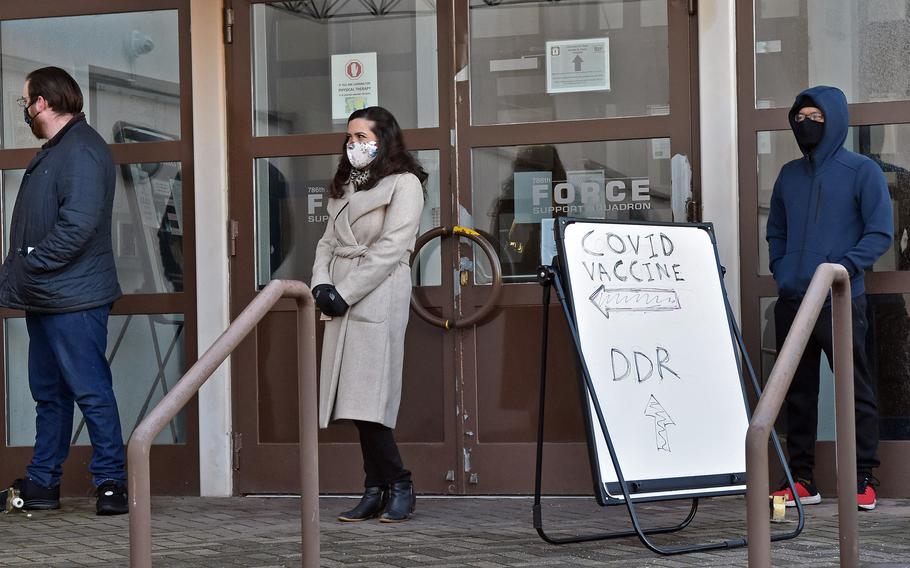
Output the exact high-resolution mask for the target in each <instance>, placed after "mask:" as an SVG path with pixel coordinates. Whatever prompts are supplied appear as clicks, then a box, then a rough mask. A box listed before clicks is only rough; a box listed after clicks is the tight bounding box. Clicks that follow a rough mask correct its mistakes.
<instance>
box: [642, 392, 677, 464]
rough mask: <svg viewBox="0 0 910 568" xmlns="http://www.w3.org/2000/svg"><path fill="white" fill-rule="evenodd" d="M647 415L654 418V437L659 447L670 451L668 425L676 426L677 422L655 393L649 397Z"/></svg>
mask: <svg viewBox="0 0 910 568" xmlns="http://www.w3.org/2000/svg"><path fill="white" fill-rule="evenodd" d="M645 416H648V417H650V418H653V419H654V438H655V439H656V440H657V449H658V450H663V451H665V452H669V451H670V435H669V433H668V432H667V427H668V426H676V422H673V419H672V418H670V414H669V413H668V412H667V411H666V410H664V407H663V406H661V404H660V403H659V402H657V399H656V398H654V395H653V394H652V395H651V398H650V399H648V406H647V407H646V408H645Z"/></svg>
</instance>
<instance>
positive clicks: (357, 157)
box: [347, 140, 379, 170]
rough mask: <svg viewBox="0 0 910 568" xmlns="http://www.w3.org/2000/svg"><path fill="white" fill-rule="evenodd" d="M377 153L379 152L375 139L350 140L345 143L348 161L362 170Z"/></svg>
mask: <svg viewBox="0 0 910 568" xmlns="http://www.w3.org/2000/svg"><path fill="white" fill-rule="evenodd" d="M377 153H379V146H378V145H377V144H376V141H375V140H368V141H366V142H354V141H350V142H348V144H347V154H348V161H349V162H351V165H352V166H354V167H355V168H357V169H358V170H362V169H364V168H366V167H367V166H369V165H370V163H371V162H372V161H373V160H374V159H375V158H376V154H377Z"/></svg>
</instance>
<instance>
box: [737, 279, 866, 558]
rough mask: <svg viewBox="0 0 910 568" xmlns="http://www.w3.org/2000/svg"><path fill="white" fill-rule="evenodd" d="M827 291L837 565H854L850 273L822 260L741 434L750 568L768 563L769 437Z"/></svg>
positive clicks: (853, 434)
mask: <svg viewBox="0 0 910 568" xmlns="http://www.w3.org/2000/svg"><path fill="white" fill-rule="evenodd" d="M829 290H830V291H831V296H832V300H831V313H832V335H833V339H834V364H833V365H832V367H833V368H834V393H835V411H834V418H835V428H836V435H837V443H836V449H837V510H838V529H839V531H840V565H841V567H842V568H854V567H856V566H858V565H859V547H858V544H857V513H856V417H855V416H854V403H853V311H852V298H851V296H850V276H849V274H848V273H847V269H846V268H844V267H843V266H841V265H840V264H830V263H826V264H822V265H820V266H819V267H818V268H817V269H816V271H815V275H814V276H813V277H812V281H811V282H810V283H809V289H808V290H807V291H806V295H805V297H804V298H803V301H802V303H801V304H800V306H799V310H798V311H797V313H796V318H795V319H794V321H793V325H792V326H791V327H790V332H789V333H788V334H787V338H786V340H785V341H784V345H783V347H782V348H781V350H780V354H779V355H778V356H777V362H775V364H774V368H773V369H772V370H771V376H770V377H768V382H767V384H766V385H765V389H764V391H763V392H762V395H761V397H760V398H759V399H758V405H757V406H756V408H755V412H754V413H753V414H752V420H751V421H750V422H749V430H748V432H747V433H746V473H747V476H748V484H747V487H746V510H747V523H748V525H747V526H748V542H749V568H766V567H770V566H771V525H770V519H769V515H768V438H769V437H770V435H771V429H772V428H773V427H774V421H775V420H776V419H777V414H778V413H779V412H780V407H781V404H783V401H784V397H785V396H786V394H787V390H789V388H790V383H791V382H792V381H793V374H794V373H795V372H796V368H797V366H798V365H799V362H800V359H802V356H803V351H804V350H805V348H806V344H807V343H808V341H809V336H810V335H811V334H812V330H813V328H814V327H815V322H816V321H817V320H818V315H819V313H820V312H821V309H822V306H823V305H824V303H825V300H826V299H827V298H828V291H829Z"/></svg>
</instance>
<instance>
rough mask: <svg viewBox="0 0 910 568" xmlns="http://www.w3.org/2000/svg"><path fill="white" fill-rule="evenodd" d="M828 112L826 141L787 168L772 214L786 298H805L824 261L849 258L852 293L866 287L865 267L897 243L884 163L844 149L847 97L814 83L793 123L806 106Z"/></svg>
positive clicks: (775, 267) (775, 264) (773, 253)
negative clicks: (814, 276)
mask: <svg viewBox="0 0 910 568" xmlns="http://www.w3.org/2000/svg"><path fill="white" fill-rule="evenodd" d="M807 106H814V107H817V108H819V109H821V111H822V112H823V113H824V115H825V123H824V124H825V127H824V128H825V129H824V135H823V137H822V140H821V142H820V143H819V145H818V146H817V147H816V148H815V149H814V150H812V151H811V152H808V151H807V149H806V148H804V147H800V150H802V152H803V157H802V158H800V159H798V160H793V161H791V162H788V163H787V164H785V165H784V167H783V168H781V171H780V175H779V176H778V178H777V182H776V183H775V184H774V192H773V193H772V195H771V211H770V213H769V214H768V237H767V238H768V245H769V249H770V265H771V273H772V274H774V280H775V281H776V282H777V287H778V291H779V293H780V296H781V297H782V298H788V299H799V298H802V297H803V296H804V295H805V293H806V289H807V288H808V287H809V281H810V280H811V279H812V275H813V274H814V273H815V269H816V268H817V267H818V265H819V264H822V263H824V262H833V263H839V264H842V265H843V266H845V267H846V268H847V272H849V273H850V286H851V289H852V293H853V296H858V295H859V294H862V293H863V292H864V291H865V281H864V279H863V272H864V271H865V270H867V269H869V268H871V267H872V265H873V264H874V263H875V261H876V259H878V257H880V256H881V255H882V254H883V253H884V252H885V251H887V250H888V248H889V247H890V246H891V241H892V239H893V236H894V221H893V218H892V213H891V198H890V196H889V194H888V185H887V183H886V182H885V176H884V174H882V170H881V168H880V167H879V166H878V165H877V164H876V163H875V162H873V161H872V160H871V159H869V158H867V157H865V156H862V155H860V154H856V153H854V152H851V151H849V150H847V149H846V148H844V147H843V146H844V142H845V141H846V139H847V128H848V124H849V119H848V116H847V98H846V97H845V96H844V93H843V92H841V91H840V89H837V88H835V87H825V86H819V87H812V88H811V89H807V90H805V91H803V92H802V93H800V94H799V95H798V96H797V97H796V102H795V103H794V104H793V107H792V108H791V109H790V115H789V116H790V127H791V128H795V126H796V122H795V121H794V117H795V116H796V114H797V113H798V112H799V110H800V109H802V108H804V107H807Z"/></svg>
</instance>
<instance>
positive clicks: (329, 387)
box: [311, 107, 427, 522]
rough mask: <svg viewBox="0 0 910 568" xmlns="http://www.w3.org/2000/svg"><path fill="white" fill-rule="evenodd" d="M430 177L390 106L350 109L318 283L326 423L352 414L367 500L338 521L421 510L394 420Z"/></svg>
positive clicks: (319, 249) (402, 516) (399, 516)
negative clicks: (413, 255)
mask: <svg viewBox="0 0 910 568" xmlns="http://www.w3.org/2000/svg"><path fill="white" fill-rule="evenodd" d="M426 179H427V174H426V172H424V170H423V168H422V167H421V166H420V164H418V163H417V161H416V160H415V159H414V158H413V157H412V156H411V154H410V153H408V151H407V149H406V148H405V146H404V139H403V137H402V134H401V129H400V128H399V127H398V123H397V122H396V121H395V117H393V116H392V115H391V113H389V112H388V111H387V110H385V109H383V108H380V107H369V108H365V109H362V110H358V111H355V112H354V113H353V114H351V116H350V118H349V119H348V133H347V137H346V139H345V145H344V151H343V153H342V156H341V161H340V162H339V164H338V170H337V171H336V173H335V178H334V180H333V181H332V185H331V188H330V190H329V202H328V213H329V222H328V225H327V226H326V229H325V234H324V235H323V236H322V238H321V239H320V240H319V244H318V245H317V246H316V262H315V264H314V265H313V281H312V284H311V285H312V286H313V296H314V298H315V299H316V305H317V306H318V307H319V309H320V310H321V311H322V314H323V319H326V318H328V319H327V321H326V324H325V336H324V339H323V345H322V366H321V369H320V383H319V385H320V392H319V423H320V426H321V427H323V428H325V427H326V426H328V424H329V422H330V421H334V420H342V419H348V420H352V421H353V422H354V424H355V425H356V426H357V430H358V432H359V434H360V448H361V451H362V453H363V469H364V472H365V473H366V479H365V481H364V487H365V490H364V494H363V497H362V498H361V500H360V503H359V504H358V505H357V506H356V507H354V508H353V509H351V510H350V511H345V512H344V513H342V514H341V515H339V516H338V519H339V520H341V521H362V520H366V519H371V518H373V517H376V516H380V520H381V521H382V522H400V521H405V520H407V519H408V517H409V516H410V514H411V513H412V512H413V511H414V503H415V497H414V486H413V484H412V483H411V472H410V471H408V470H407V469H405V468H404V465H403V464H402V462H401V455H400V454H399V452H398V446H397V445H396V444H395V438H394V437H393V435H392V429H393V428H394V427H395V421H396V420H397V418H398V405H399V403H400V401H401V371H402V362H403V359H404V336H405V329H406V327H407V324H408V313H409V307H410V297H411V269H410V256H411V252H412V251H413V250H414V241H415V239H416V237H417V230H418V228H419V224H420V213H421V210H422V209H423V201H424V189H423V183H424V182H425V181H426Z"/></svg>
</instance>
